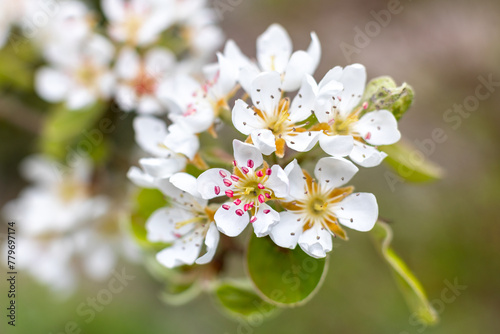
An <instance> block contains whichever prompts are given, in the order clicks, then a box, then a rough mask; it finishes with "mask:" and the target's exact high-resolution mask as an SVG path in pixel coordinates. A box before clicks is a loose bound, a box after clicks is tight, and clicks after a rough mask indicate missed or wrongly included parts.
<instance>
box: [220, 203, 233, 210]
mask: <svg viewBox="0 0 500 334" xmlns="http://www.w3.org/2000/svg"><path fill="white" fill-rule="evenodd" d="M222 208H223V209H224V210H229V209H230V208H231V207H230V206H229V205H227V204H223V205H222Z"/></svg>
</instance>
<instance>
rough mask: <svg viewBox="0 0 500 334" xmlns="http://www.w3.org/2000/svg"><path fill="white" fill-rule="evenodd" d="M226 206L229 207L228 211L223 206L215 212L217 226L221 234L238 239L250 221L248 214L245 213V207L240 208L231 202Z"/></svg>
mask: <svg viewBox="0 0 500 334" xmlns="http://www.w3.org/2000/svg"><path fill="white" fill-rule="evenodd" d="M225 205H227V207H229V208H228V210H226V209H225V208H224V207H223V206H221V207H220V208H219V209H218V210H217V211H216V212H215V216H214V219H215V224H216V225H217V228H218V229H219V231H220V232H221V233H224V234H225V235H227V236H228V237H236V236H237V235H239V234H240V233H241V232H243V230H244V229H245V227H246V226H247V225H248V222H249V221H250V219H249V217H248V212H244V211H243V205H239V206H238V205H234V204H233V203H231V202H228V203H226V204H225ZM236 212H238V214H237V213H236Z"/></svg>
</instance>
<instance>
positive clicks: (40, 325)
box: [0, 0, 500, 334]
mask: <svg viewBox="0 0 500 334" xmlns="http://www.w3.org/2000/svg"><path fill="white" fill-rule="evenodd" d="M221 3H223V4H229V8H230V9H229V10H228V11H225V12H224V13H223V20H222V22H221V25H222V27H223V29H224V31H225V33H226V35H227V37H228V38H232V39H234V40H235V41H236V42H237V43H238V44H239V45H240V46H241V47H242V49H243V51H244V52H245V53H246V54H247V55H252V56H253V55H255V39H256V37H257V36H258V35H259V34H261V33H262V32H263V31H264V30H265V29H266V28H267V26H268V25H269V24H271V23H273V22H278V23H280V24H282V25H283V26H284V27H285V28H286V29H287V30H288V31H289V33H290V35H291V36H292V39H293V41H294V48H295V49H303V48H305V47H307V45H308V43H309V40H310V37H309V32H310V31H316V32H317V34H318V36H319V38H320V41H321V43H322V46H323V55H322V59H321V63H320V66H319V68H318V70H317V71H316V78H317V79H319V78H321V77H322V76H323V75H324V73H326V71H327V70H328V69H329V68H331V67H333V66H334V65H342V66H345V65H347V64H349V63H354V62H359V63H362V64H364V65H365V66H366V67H367V69H368V77H369V78H373V77H376V76H380V75H390V76H392V77H394V78H395V79H396V81H397V82H398V83H399V84H400V83H402V82H403V81H406V82H408V83H409V84H411V85H412V86H413V88H414V90H415V93H416V100H415V103H414V105H413V107H412V108H411V109H410V111H409V112H408V113H407V114H406V115H405V117H404V118H403V119H402V121H401V123H400V128H401V131H402V133H403V134H404V136H405V137H406V138H408V139H409V140H410V141H412V142H413V141H414V140H417V141H423V140H426V139H429V138H431V133H432V131H433V130H434V129H436V128H441V129H443V130H444V131H445V133H446V135H447V140H446V141H445V142H443V143H439V144H435V149H434V150H433V152H432V153H431V154H429V155H428V156H429V158H430V159H431V160H433V161H435V162H437V163H438V164H440V165H441V166H442V167H443V168H444V169H445V171H446V174H445V178H444V179H443V180H441V181H438V182H433V183H427V184H411V183H407V182H402V183H397V184H396V185H395V187H394V188H393V189H391V187H390V186H389V185H388V183H387V180H386V175H387V174H386V172H387V171H390V169H389V168H388V167H386V166H382V167H380V168H372V169H364V170H363V173H359V174H358V175H357V176H356V177H355V179H354V185H355V186H356V187H357V189H358V190H360V191H367V192H373V193H375V194H376V196H377V199H378V201H379V206H380V212H381V216H382V217H384V218H385V219H387V220H388V221H389V222H391V226H392V228H393V230H394V233H395V238H394V241H393V246H394V248H395V250H396V251H397V252H398V253H399V254H400V255H401V256H402V258H403V259H405V260H406V261H407V263H408V265H409V266H410V267H411V268H412V270H413V271H414V272H415V274H416V275H417V277H418V278H420V280H421V282H422V284H423V285H424V287H425V288H426V291H427V293H428V297H429V299H430V300H431V301H433V304H434V306H435V307H436V308H437V310H438V312H440V317H441V321H440V323H439V324H438V325H437V326H435V327H433V328H424V327H422V326H421V325H419V324H418V323H416V322H414V321H412V319H411V318H410V312H409V310H408V308H407V306H406V304H405V301H404V299H403V297H402V296H401V294H400V293H399V291H398V290H397V287H396V285H395V283H394V281H393V278H392V277H391V274H390V272H389V269H388V268H387V266H386V264H385V263H384V262H383V260H382V259H381V257H380V256H379V254H378V253H377V251H376V250H375V248H374V247H373V243H372V240H371V238H370V237H369V235H366V234H362V233H355V232H351V233H349V236H350V241H349V242H342V241H341V240H335V242H336V243H337V247H336V248H335V249H334V251H333V253H332V254H331V256H330V267H329V272H328V276H327V278H326V281H325V284H324V286H323V287H322V289H321V290H320V293H318V295H316V296H315V297H314V298H313V299H312V301H311V302H309V303H308V304H306V305H305V306H303V307H299V308H295V309H290V310H284V311H282V312H280V313H279V314H277V315H276V316H275V317H273V318H272V319H269V320H267V321H266V322H264V323H262V322H260V321H257V320H258V319H257V320H256V321H255V322H253V323H239V322H235V321H233V320H232V319H230V318H228V317H226V316H224V315H223V314H221V313H220V312H219V311H218V310H217V308H216V306H214V305H215V304H214V302H213V300H212V299H211V298H210V297H208V296H203V297H201V298H198V299H195V300H194V301H193V302H191V303H190V304H187V305H183V306H177V307H174V306H167V305H165V304H163V303H162V302H161V301H160V299H159V292H160V290H161V289H162V285H161V284H159V283H158V282H156V281H154V280H153V279H152V278H151V277H150V276H149V275H148V274H147V273H146V272H145V270H144V269H142V267H141V266H140V265H131V264H124V266H125V267H126V268H127V272H130V273H132V274H133V275H135V276H136V278H135V279H134V280H133V281H132V282H131V283H130V284H129V286H127V287H126V288H125V289H124V291H123V292H122V293H120V294H117V295H115V296H114V297H113V300H112V302H111V303H110V304H109V305H107V306H105V308H104V309H103V310H102V312H99V313H97V315H96V318H95V320H93V321H92V322H90V323H89V324H86V323H85V321H84V318H82V317H80V316H78V315H77V314H76V308H77V306H78V305H79V304H80V303H82V302H85V301H86V299H87V298H88V297H95V296H96V294H97V293H98V291H99V290H100V289H102V288H104V287H105V283H103V284H101V285H99V284H91V283H87V284H85V285H84V286H83V287H82V289H81V291H80V292H79V293H77V294H76V295H74V296H72V297H71V298H69V299H67V300H63V301H60V300H57V299H56V298H54V296H53V295H52V294H51V293H50V292H49V291H47V290H46V289H45V288H44V287H42V286H39V285H38V284H37V283H36V282H35V281H34V280H33V279H31V278H29V277H26V276H25V275H23V274H22V273H21V274H20V275H19V280H20V281H19V282H18V291H19V294H18V304H19V309H18V318H17V321H18V326H16V328H15V329H12V328H7V326H6V320H5V315H4V314H5V313H6V311H5V307H4V304H5V303H4V301H5V297H6V296H5V295H6V293H4V291H6V288H5V279H2V280H1V281H2V283H1V285H2V286H1V290H0V294H1V295H2V304H1V305H2V310H3V311H2V316H1V319H2V321H1V323H0V332H1V333H5V332H7V333H37V334H38V333H53V334H56V333H57V334H59V333H64V332H65V325H66V324H67V323H68V321H75V322H76V323H77V324H78V325H79V326H80V327H81V328H82V329H83V331H82V333H92V334H99V333H123V334H128V333H148V334H149V333H151V334H157V333H158V334H159V333H161V334H167V333H222V334H225V333H227V334H230V333H309V332H317V333H349V334H358V333H384V334H386V333H394V334H408V333H412V334H413V333H429V334H430V333H445V334H447V333H453V334H455V333H467V334H472V333H481V334H483V333H499V332H500V316H499V315H500V279H499V277H500V262H499V255H500V224H499V223H500V219H499V217H500V216H499V214H498V210H499V208H500V149H499V146H498V145H499V144H500V131H499V129H500V113H499V112H498V106H499V105H500V87H499V86H497V87H494V90H495V91H494V92H493V93H492V94H491V96H490V97H489V98H487V99H485V100H483V101H480V103H479V106H478V107H477V109H475V110H474V111H471V112H470V114H469V115H468V116H467V117H460V119H461V123H460V125H459V126H456V125H457V124H458V120H456V121H453V122H450V121H449V122H446V121H445V120H444V118H443V117H444V115H445V112H446V110H447V109H449V108H452V107H453V105H454V104H462V103H463V102H464V100H465V99H466V98H467V97H468V96H474V94H475V89H476V87H477V86H478V84H479V83H480V81H479V79H478V78H479V77H483V78H488V77H489V76H492V78H493V81H495V82H500V3H499V2H498V1H493V0H492V1H456V0H453V1H452V0H447V1H424V0H418V1H417V0H414V1H401V3H400V6H401V8H402V9H401V11H400V12H399V13H398V14H396V15H392V17H391V18H390V20H389V22H388V24H387V26H386V27H383V28H381V29H380V31H379V33H377V34H373V37H370V40H369V42H368V43H366V44H367V45H366V46H364V47H362V48H358V51H359V52H358V53H354V54H353V55H352V57H351V59H346V57H345V56H344V54H343V52H342V50H341V48H340V45H341V43H346V44H349V45H351V46H356V45H355V36H356V30H355V29H356V27H358V28H359V29H361V30H364V29H365V25H366V24H367V23H368V22H371V21H374V17H373V16H372V13H371V11H375V12H379V11H380V10H384V9H387V7H388V2H387V1H368V0H364V1H363V0H353V1H342V2H341V1H328V0H322V1H287V0H257V1H250V0H242V1H236V0H232V1H229V0H219V1H216V2H215V4H216V5H220V4H221ZM225 8H228V7H225ZM23 98H24V97H23V96H20V95H19V94H11V90H10V89H9V88H8V87H5V86H2V94H1V96H0V115H1V116H0V162H1V167H0V168H1V169H0V182H1V186H0V190H1V191H0V205H3V204H4V203H5V202H6V201H7V200H9V199H12V198H15V197H16V195H17V193H18V192H19V191H20V189H22V187H23V186H24V185H25V183H24V181H23V180H22V179H21V178H20V176H19V174H18V172H17V165H18V163H19V161H20V159H22V157H23V156H25V155H27V154H29V153H32V152H34V150H35V145H34V143H35V142H34V138H35V134H34V131H36V129H37V127H36V124H34V123H33V122H35V121H36V117H33V113H34V114H35V115H37V114H39V113H43V110H37V109H36V108H34V110H26V109H25V107H23V105H22V103H21V101H22V100H23ZM36 104H37V102H36V101H34V102H32V103H31V105H32V106H36ZM27 113H28V114H29V115H30V118H29V119H27V118H23V117H27V116H26V114H27ZM7 119H8V121H7ZM12 122H14V123H15V124H13V123H12ZM453 125H455V127H452V126H453ZM21 251H22V249H21ZM2 277H3V276H2ZM454 280H457V281H458V283H459V284H460V285H465V286H466V288H465V290H463V291H461V294H460V295H459V296H456V299H455V300H454V301H452V302H448V303H447V302H443V301H444V299H443V297H442V293H443V289H445V288H446V287H447V283H446V282H447V281H448V282H453V281H454ZM446 296H448V295H446ZM445 299H446V298H445ZM75 333H76V332H75Z"/></svg>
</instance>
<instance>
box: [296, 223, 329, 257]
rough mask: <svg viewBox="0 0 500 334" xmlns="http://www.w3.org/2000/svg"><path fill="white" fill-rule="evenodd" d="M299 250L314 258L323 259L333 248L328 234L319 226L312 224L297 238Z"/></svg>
mask: <svg viewBox="0 0 500 334" xmlns="http://www.w3.org/2000/svg"><path fill="white" fill-rule="evenodd" d="M299 245H300V248H302V250H303V251H304V252H306V253H307V254H309V255H310V256H312V257H315V258H323V257H325V256H326V253H328V252H330V251H331V250H332V248H333V244H332V236H331V234H330V232H328V230H327V229H326V228H324V227H323V226H321V225H320V224H314V225H313V226H312V227H311V228H310V229H308V230H306V231H304V232H303V233H302V234H301V235H300V238H299Z"/></svg>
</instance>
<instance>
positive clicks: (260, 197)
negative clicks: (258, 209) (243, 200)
mask: <svg viewBox="0 0 500 334" xmlns="http://www.w3.org/2000/svg"><path fill="white" fill-rule="evenodd" d="M257 199H258V200H259V202H260V203H264V202H265V201H266V198H265V197H264V195H262V194H260V195H259V196H258V197H257Z"/></svg>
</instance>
